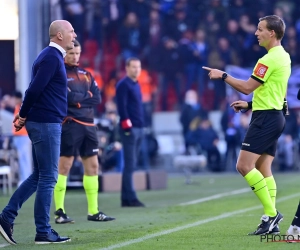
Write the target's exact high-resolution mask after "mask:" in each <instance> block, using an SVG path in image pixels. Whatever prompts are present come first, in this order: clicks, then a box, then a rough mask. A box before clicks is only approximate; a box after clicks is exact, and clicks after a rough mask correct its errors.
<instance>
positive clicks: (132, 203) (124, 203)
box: [121, 200, 145, 207]
mask: <svg viewBox="0 0 300 250" xmlns="http://www.w3.org/2000/svg"><path fill="white" fill-rule="evenodd" d="M121 207H145V204H144V203H142V202H140V201H139V200H133V201H126V200H122V203H121Z"/></svg>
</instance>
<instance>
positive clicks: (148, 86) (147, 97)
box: [137, 69, 155, 102]
mask: <svg viewBox="0 0 300 250" xmlns="http://www.w3.org/2000/svg"><path fill="white" fill-rule="evenodd" d="M137 80H138V83H139V84H140V87H141V92H142V101H143V102H150V101H151V100H152V94H153V92H154V91H155V86H153V84H152V79H151V77H150V75H149V73H148V71H147V70H145V69H142V71H141V74H140V75H139V77H138V79H137Z"/></svg>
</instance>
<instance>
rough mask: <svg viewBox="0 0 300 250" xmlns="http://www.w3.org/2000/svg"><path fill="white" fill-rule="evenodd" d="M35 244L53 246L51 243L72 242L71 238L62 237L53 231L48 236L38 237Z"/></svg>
mask: <svg viewBox="0 0 300 250" xmlns="http://www.w3.org/2000/svg"><path fill="white" fill-rule="evenodd" d="M34 241H35V244H51V243H65V242H68V241H71V239H70V238H69V237H61V236H59V235H58V233H57V232H56V231H54V230H53V229H51V232H50V233H49V234H46V235H36V236H35V240H34Z"/></svg>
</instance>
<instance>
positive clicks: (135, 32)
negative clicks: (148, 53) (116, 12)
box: [118, 12, 143, 60]
mask: <svg viewBox="0 0 300 250" xmlns="http://www.w3.org/2000/svg"><path fill="white" fill-rule="evenodd" d="M118 39H119V42H120V46H121V53H122V57H123V59H124V60H127V59H128V58H130V57H138V55H139V53H140V52H141V50H142V48H143V47H142V46H143V43H142V39H143V37H142V34H141V31H140V26H139V20H138V18H137V16H136V14H135V13H133V12H130V13H128V14H127V16H126V19H125V21H124V23H123V25H122V26H121V27H120V30H119V38H118Z"/></svg>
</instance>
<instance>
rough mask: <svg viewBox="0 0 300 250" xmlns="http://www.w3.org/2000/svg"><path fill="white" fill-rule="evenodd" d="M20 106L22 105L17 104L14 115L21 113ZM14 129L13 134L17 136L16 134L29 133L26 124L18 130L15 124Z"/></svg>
mask: <svg viewBox="0 0 300 250" xmlns="http://www.w3.org/2000/svg"><path fill="white" fill-rule="evenodd" d="M20 107H21V105H16V107H15V112H14V116H16V115H17V114H18V113H19V111H20ZM12 130H13V135H14V136H16V135H28V134H27V130H26V128H25V126H24V127H23V128H21V129H20V130H19V131H16V130H15V127H14V125H13V128H12Z"/></svg>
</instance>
